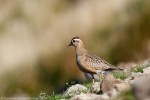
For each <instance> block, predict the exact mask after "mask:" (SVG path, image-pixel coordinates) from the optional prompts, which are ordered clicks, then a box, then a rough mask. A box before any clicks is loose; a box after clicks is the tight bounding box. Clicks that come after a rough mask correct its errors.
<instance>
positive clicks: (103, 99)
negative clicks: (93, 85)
mask: <svg viewBox="0 0 150 100" xmlns="http://www.w3.org/2000/svg"><path fill="white" fill-rule="evenodd" d="M108 99H109V97H108V95H106V94H104V95H97V94H83V93H82V94H79V95H76V96H74V97H72V98H71V99H70V100H108Z"/></svg>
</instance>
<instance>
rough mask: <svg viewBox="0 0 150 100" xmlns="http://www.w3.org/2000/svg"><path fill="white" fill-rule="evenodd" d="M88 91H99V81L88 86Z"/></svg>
mask: <svg viewBox="0 0 150 100" xmlns="http://www.w3.org/2000/svg"><path fill="white" fill-rule="evenodd" d="M90 91H91V92H92V93H99V92H100V82H95V83H94V84H93V85H92V86H91V88H90Z"/></svg>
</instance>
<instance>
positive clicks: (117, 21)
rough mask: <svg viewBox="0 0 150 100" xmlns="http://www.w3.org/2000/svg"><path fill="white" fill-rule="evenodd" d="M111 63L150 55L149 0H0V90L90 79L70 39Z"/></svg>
mask: <svg viewBox="0 0 150 100" xmlns="http://www.w3.org/2000/svg"><path fill="white" fill-rule="evenodd" d="M74 36H79V37H80V38H81V39H82V40H83V42H84V44H85V47H86V48H87V49H88V50H90V51H91V52H94V53H95V54H97V55H99V56H101V57H102V58H103V59H105V60H106V61H108V62H110V63H111V64H114V65H117V64H119V63H121V62H131V61H139V60H143V59H148V58H149V57H150V1H148V0H0V96H16V95H23V96H29V97H30V96H35V95H37V94H39V93H40V92H41V91H43V92H46V93H51V92H52V91H56V92H57V93H59V92H61V91H62V90H63V87H64V86H65V85H66V83H67V82H72V81H79V82H84V81H87V79H86V78H85V76H84V74H83V73H82V72H80V71H79V70H78V68H77V66H76V62H75V52H74V48H73V47H70V48H67V45H68V44H69V42H70V40H71V39H72V38H73V37H74Z"/></svg>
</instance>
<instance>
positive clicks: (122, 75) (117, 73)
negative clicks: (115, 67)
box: [112, 71, 128, 80]
mask: <svg viewBox="0 0 150 100" xmlns="http://www.w3.org/2000/svg"><path fill="white" fill-rule="evenodd" d="M112 75H113V76H114V77H115V78H117V79H121V80H125V79H126V78H127V77H128V75H127V74H126V73H125V72H122V71H113V72H112Z"/></svg>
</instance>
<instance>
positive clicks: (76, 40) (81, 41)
mask: <svg viewBox="0 0 150 100" xmlns="http://www.w3.org/2000/svg"><path fill="white" fill-rule="evenodd" d="M73 40H76V41H81V40H80V39H73ZM81 42H82V41H81Z"/></svg>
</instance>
